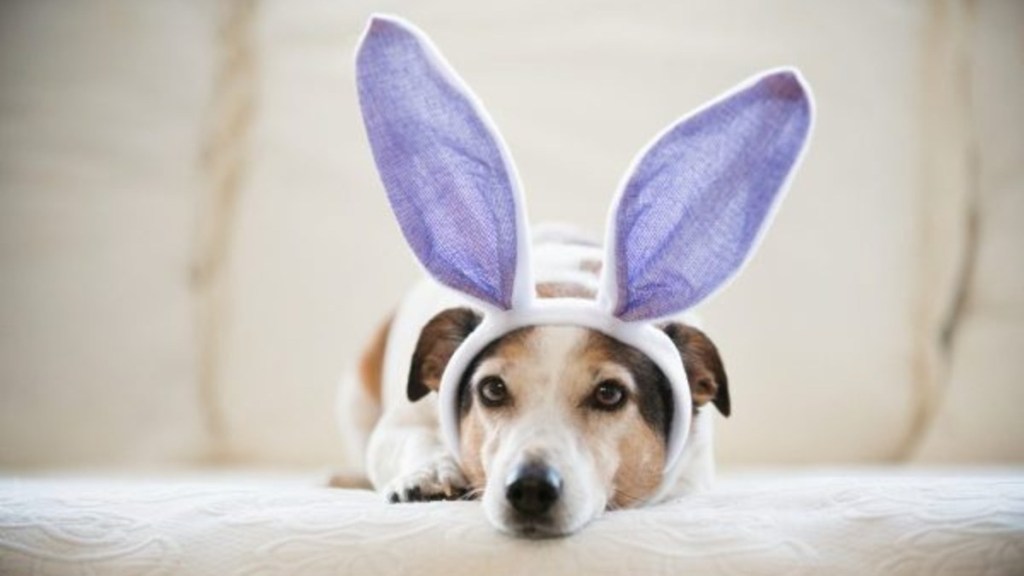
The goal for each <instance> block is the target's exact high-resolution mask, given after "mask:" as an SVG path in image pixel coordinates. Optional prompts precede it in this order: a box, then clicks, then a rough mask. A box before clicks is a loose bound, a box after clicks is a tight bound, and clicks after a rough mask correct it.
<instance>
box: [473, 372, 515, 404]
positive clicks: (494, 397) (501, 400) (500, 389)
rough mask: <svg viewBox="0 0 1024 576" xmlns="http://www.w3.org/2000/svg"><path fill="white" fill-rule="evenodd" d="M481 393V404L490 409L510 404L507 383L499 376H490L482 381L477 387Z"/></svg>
mask: <svg viewBox="0 0 1024 576" xmlns="http://www.w3.org/2000/svg"><path fill="white" fill-rule="evenodd" d="M477 388H478V390H479V393H480V402H482V403H483V405H484V406H487V407H489V408H496V407H498V406H502V405H504V404H506V403H507V402H508V387H507V386H505V382H504V381H503V380H502V379H501V378H498V377H497V376H488V377H486V378H484V379H483V380H481V381H480V385H479V386H478V387H477Z"/></svg>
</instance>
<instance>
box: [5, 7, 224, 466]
mask: <svg viewBox="0 0 1024 576" xmlns="http://www.w3.org/2000/svg"><path fill="white" fill-rule="evenodd" d="M213 13H214V11H212V10H210V8H209V7H207V6H206V5H204V4H202V3H192V4H139V3H136V2H131V1H125V2H106V3H103V4H63V3H39V2H5V3H3V5H2V6H0V466H37V465H47V464H49V465H52V464H60V465H75V464H92V465H94V464H101V463H102V464H112V463H119V464H126V463H135V464H138V463H166V462H168V461H186V460H188V461H191V460H194V459H196V458H197V457H199V456H200V455H201V454H202V452H203V451H204V450H205V446H204V444H203V443H204V441H205V439H204V437H203V429H202V426H201V419H200V410H199V405H198V402H197V393H196V348H195V345H194V327H193V325H192V321H193V315H194V310H193V304H192V301H191V298H190V293H189V278H188V269H189V258H190V252H191V249H192V245H191V244H192V235H193V234H194V222H193V220H194V217H195V201H196V188H195V184H196V182H195V178H196V174H195V171H194V170H195V166H196V160H197V157H198V154H197V143H198V142H199V141H200V135H199V133H198V130H199V128H200V122H199V119H200V114H201V112H202V111H203V106H204V103H205V101H206V98H207V92H208V90H209V85H208V82H209V77H210V68H209V67H210V65H211V54H210V51H209V48H210V41H211V39H212V37H213V23H214V22H215V20H214V18H213Z"/></svg>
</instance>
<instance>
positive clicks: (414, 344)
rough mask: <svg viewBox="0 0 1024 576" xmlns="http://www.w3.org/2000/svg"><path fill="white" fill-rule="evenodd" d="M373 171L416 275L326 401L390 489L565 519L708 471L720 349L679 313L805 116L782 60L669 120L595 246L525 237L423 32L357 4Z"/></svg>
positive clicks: (524, 522)
mask: <svg viewBox="0 0 1024 576" xmlns="http://www.w3.org/2000/svg"><path fill="white" fill-rule="evenodd" d="M356 70H357V80H358V87H359V101H360V106H361V109H362V113H363V119H364V122H365V124H366V130H367V134H368V136H369V141H370V145H371V148H372V150H373V154H374V159H375V161H376V164H377V168H378V171H379V172H380V175H381V179H382V181H383V183H384V187H385V189H386V191H387V194H388V198H389V200H390V202H391V206H392V208H393V210H394V212H395V216H396V218H397V219H398V222H399V224H400V226H401V228H402V231H403V233H404V235H405V238H406V240H407V241H408V243H409V245H410V247H411V248H412V250H413V252H414V253H415V254H416V256H417V258H418V259H419V261H420V262H421V263H422V264H423V266H424V268H425V269H426V271H427V272H428V274H429V276H430V278H428V279H425V280H424V281H423V282H422V283H421V284H420V285H418V286H417V287H416V288H415V289H413V290H412V291H411V292H410V293H409V295H408V296H407V297H406V299H405V300H404V302H403V303H402V304H401V306H400V307H399V309H398V310H397V312H396V313H395V315H394V316H393V317H392V318H391V319H390V320H389V321H388V322H387V323H385V325H384V326H383V327H382V328H381V329H380V330H379V332H378V334H377V335H376V337H375V338H374V339H373V341H372V342H371V343H370V344H369V346H368V347H367V352H366V353H365V355H364V358H363V363H362V370H361V374H360V376H361V378H360V380H361V381H360V382H349V383H343V385H342V389H341V393H340V394H339V418H340V421H341V425H342V427H343V432H344V435H345V438H346V439H347V440H348V441H349V442H350V443H352V444H354V446H353V449H354V451H355V453H359V454H364V455H365V463H366V472H367V475H368V477H369V480H370V482H371V483H372V485H373V486H374V487H375V488H376V489H377V490H379V491H381V492H382V493H383V494H384V496H385V497H386V498H387V499H388V500H389V501H391V502H396V503H400V502H416V501H425V500H438V499H460V498H479V499H481V500H482V502H483V509H484V512H485V514H486V516H487V518H488V519H489V520H490V521H491V523H492V524H494V526H496V527H497V528H499V529H501V530H503V531H506V532H509V533H512V534H516V535H521V536H531V537H539V536H557V535H564V534H569V533H572V532H574V531H576V530H578V529H580V528H581V527H583V526H584V525H585V524H586V523H587V522H589V521H590V520H592V519H594V518H595V517H597V516H599V515H600V514H601V513H603V512H604V511H605V510H609V509H615V508H623V507H633V506H642V505H646V504H651V503H656V502H659V501H663V500H666V499H669V498H674V497H678V496H681V495H684V494H687V493H689V492H691V491H694V490H697V489H700V488H703V487H705V486H707V485H708V484H709V483H710V482H711V480H712V476H713V472H714V463H713V454H712V445H711V441H712V438H711V418H712V415H711V412H710V411H709V409H710V406H714V407H715V408H717V409H718V411H719V412H721V413H722V414H723V415H726V416H728V415H729V411H730V401H729V388H728V381H727V378H726V373H725V369H724V367H723V364H722V360H721V358H720V356H719V353H718V350H717V349H716V348H715V345H714V344H713V343H712V342H711V340H710V339H708V337H707V336H706V335H705V334H704V333H703V332H701V331H700V330H699V329H697V328H696V327H695V326H694V322H693V321H692V317H691V316H688V315H687V311H688V310H690V309H692V308H693V307H694V306H696V305H697V304H699V303H700V302H702V301H704V300H705V299H706V298H708V297H709V296H710V295H711V294H712V293H714V292H715V291H717V290H718V289H719V288H721V287H722V286H723V285H724V284H725V283H727V282H728V281H729V280H730V279H731V278H732V277H734V276H735V274H736V273H737V272H738V271H739V270H740V268H741V267H742V266H743V265H744V263H745V262H746V261H747V260H748V258H749V257H750V255H751V254H752V252H753V250H754V248H755V247H756V245H757V243H758V242H759V240H760V238H761V236H762V235H763V233H764V230H765V229H766V228H767V224H768V222H769V221H770V219H771V217H772V215H773V214H774V212H775V210H776V208H777V206H778V204H779V201H780V200H781V198H782V195H783V192H784V189H785V187H786V184H787V183H788V180H789V178H790V174H791V172H792V170H793V168H794V167H795V165H796V164H797V163H798V160H799V158H800V156H801V154H802V152H803V149H804V147H805V142H806V140H807V136H808V133H809V131H810V126H811V116H812V113H811V100H810V95H809V93H808V90H807V88H806V86H805V85H804V83H803V81H802V79H801V77H800V75H799V73H797V72H796V71H794V70H791V69H780V70H775V71H771V72H768V73H766V74H763V75H761V76H759V77H757V78H754V79H752V80H750V81H748V82H746V83H745V84H742V85H741V86H739V87H738V88H736V89H735V90H733V91H732V92H730V93H728V94H727V95H725V96H723V97H722V98H720V99H719V100H717V101H715V102H713V103H711V104H709V105H707V106H705V107H704V108H702V109H701V110H699V111H697V112H696V113H693V114H691V115H690V116H688V117H685V118H683V119H682V120H680V121H678V122H676V123H675V124H673V125H671V126H670V127H669V128H668V129H667V130H665V131H664V132H662V133H661V134H660V135H659V136H658V137H657V138H655V140H654V141H653V142H652V143H651V144H650V145H649V146H648V147H647V148H646V149H645V150H644V151H643V152H642V153H641V154H640V156H639V157H638V159H637V160H636V161H635V162H634V165H633V167H632V168H631V169H630V171H629V172H628V173H627V176H626V178H625V179H624V180H623V184H622V186H621V188H620V190H619V193H618V195H617V196H616V199H615V201H614V202H613V204H612V209H611V212H610V216H609V219H608V230H607V233H606V239H605V243H604V246H603V247H602V246H601V245H600V244H597V243H593V242H590V241H588V240H587V239H585V238H584V237H583V236H581V235H580V234H578V233H576V232H573V231H571V230H569V229H567V228H559V227H544V228H542V229H538V230H537V232H535V233H534V234H532V235H531V233H530V232H529V229H528V228H529V227H528V223H527V219H526V209H525V205H524V203H523V198H522V195H521V192H520V188H519V180H518V176H517V174H516V171H515V168H514V166H513V164H512V161H511V157H510V156H509V154H508V152H507V151H506V149H505V147H504V144H503V142H502V140H501V137H500V136H499V135H498V133H497V131H496V130H495V129H494V128H493V126H492V124H491V121H490V119H489V118H488V116H487V115H486V112H485V111H484V110H483V108H482V107H481V105H480V104H479V102H478V101H477V100H476V98H475V97H474V96H473V95H472V93H471V92H470V91H469V89H468V88H467V87H466V86H465V85H464V84H463V83H462V81H461V80H460V79H459V78H458V76H457V75H456V74H455V72H454V71H453V70H452V69H451V68H450V67H449V66H448V65H447V64H446V62H445V61H444V60H443V58H442V57H441V55H440V54H439V53H438V52H437V50H436V49H435V48H434V47H433V45H432V44H431V43H430V41H429V40H428V39H427V38H426V37H425V36H424V35H423V34H422V33H421V32H420V31H418V30H416V29H415V28H413V27H412V26H411V25H409V24H408V23H405V22H403V21H401V20H398V19H395V18H391V17H382V16H375V17H373V18H372V19H371V21H370V23H369V26H368V27H367V30H366V32H365V34H364V35H363V37H362V40H361V42H360V46H359V49H358V53H357V58H356Z"/></svg>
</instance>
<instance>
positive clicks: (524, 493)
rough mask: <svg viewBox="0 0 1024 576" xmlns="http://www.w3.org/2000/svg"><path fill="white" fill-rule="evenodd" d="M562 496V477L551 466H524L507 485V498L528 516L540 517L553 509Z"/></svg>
mask: <svg viewBox="0 0 1024 576" xmlns="http://www.w3.org/2000/svg"><path fill="white" fill-rule="evenodd" d="M561 495H562V477H561V476H559V474H558V472H556V471H555V469H554V468H551V467H550V466H546V465H544V464H539V463H529V464H524V465H523V466H520V467H519V468H517V469H516V471H515V472H513V473H512V475H511V476H510V477H509V479H508V482H506V484H505V498H507V499H508V502H509V504H511V505H512V507H513V508H515V509H516V511H518V512H519V513H521V514H524V515H526V516H540V515H542V514H544V513H546V512H547V511H548V510H550V509H551V507H552V506H554V505H555V503H556V502H558V498H559V496H561Z"/></svg>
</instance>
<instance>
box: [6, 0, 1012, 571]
mask: <svg viewBox="0 0 1024 576" xmlns="http://www.w3.org/2000/svg"><path fill="white" fill-rule="evenodd" d="M377 9H386V10H389V11H393V12H397V13H400V14H402V15H403V16H405V17H407V18H409V19H410V20H412V21H414V22H416V23H418V24H419V25H420V26H421V27H423V28H424V29H426V30H427V31H428V32H429V33H430V34H431V35H432V37H433V38H434V39H435V41H436V42H437V43H438V44H439V45H440V47H441V48H442V50H443V51H444V52H445V53H446V55H447V56H448V57H449V58H450V59H451V61H452V62H453V64H454V65H455V66H456V67H457V68H458V69H459V70H460V71H461V72H462V74H463V76H464V77H465V78H466V79H467V81H468V82H469V83H470V84H471V85H472V86H473V87H474V89H475V90H476V91H477V92H478V94H479V95H480V96H481V98H482V99H483V100H484V101H485V103H486V104H487V106H488V108H489V110H490V111H491V113H492V114H493V116H494V118H495V120H496V122H497V123H498V125H499V126H501V128H502V130H503V132H504V134H505V135H506V137H507V140H508V143H509V147H510V148H511V150H512V153H513V154H514V156H515V157H516V159H517V162H518V164H519V167H520V171H521V172H522V174H523V177H524V180H525V185H526V188H527V191H528V192H527V193H528V196H529V199H530V212H531V219H532V220H534V221H542V220H550V219H571V220H574V221H576V222H577V223H579V224H581V225H583V226H585V227H587V228H589V229H591V230H593V231H599V230H600V229H601V224H602V223H603V211H604V208H605V207H606V206H607V202H608V200H609V198H610V197H611V194H612V193H613V191H614V190H613V189H614V186H615V184H616V183H617V181H618V178H619V176H620V175H621V173H622V171H624V170H625V168H626V166H627V165H628V163H629V161H630V159H631V156H632V154H633V153H634V152H635V151H636V150H637V149H638V148H639V147H640V146H641V145H642V144H643V143H644V142H646V140H647V139H648V138H649V137H650V136H651V135H653V134H654V133H655V132H656V131H657V130H658V129H659V128H660V127H662V126H663V125H664V124H666V123H667V122H668V121H670V120H672V119H674V118H676V117H678V116H679V115H681V114H683V113H685V112H687V111H689V110H690V109H692V108H693V107H695V106H697V105H699V104H700V103H702V102H703V101H705V100H707V99H709V98H711V97H713V96H715V95H716V94H717V93H719V92H721V91H722V90H724V89H727V88H729V87H730V86H732V85H733V84H735V83H736V82H738V81H740V80H742V79H743V78H745V77H747V76H749V75H751V74H752V73H754V72H756V71H757V70H759V69H762V68H767V67H770V66H775V65H779V64H794V65H797V66H799V67H800V68H801V69H802V70H803V71H804V73H805V75H806V76H807V78H808V79H809V81H810V82H811V84H812V85H813V87H814V89H815V93H816V96H817V101H818V114H819V118H818V125H817V128H816V133H815V137H814V141H813V143H812V148H811V151H810V153H809V155H808V157H807V158H806V161H805V162H804V165H803V167H802V169H801V171H800V173H799V174H798V176H797V178H796V180H795V185H794V187H793V189H792V190H791V191H790V195H789V197H788V199H787V201H786V204H785V205H784V206H783V209H782V211H781V213H780V215H779V217H778V218H777V220H776V223H775V226H774V227H773V229H772V231H771V232H770V234H769V236H768V238H767V241H766V242H765V244H764V246H763V248H762V250H761V251H760V253H759V254H758V256H757V258H755V260H754V262H753V263H752V266H750V268H749V269H748V270H747V272H746V273H745V274H744V275H743V276H742V277H741V278H740V279H739V280H738V281H737V282H735V283H734V284H733V285H732V286H731V287H730V288H729V289H728V290H727V291H726V292H725V293H723V294H722V295H721V296H720V297H718V298H716V299H715V300H714V301H713V302H711V303H710V304H709V305H708V306H706V307H705V308H704V309H703V310H702V314H703V316H704V318H705V320H706V324H707V326H708V329H709V332H710V334H711V336H712V337H713V338H714V339H715V341H716V342H717V343H718V344H719V346H720V348H721V349H722V351H723V354H724V356H725V361H726V366H727V368H728V369H729V372H730V377H731V378H730V380H731V384H732V395H733V399H734V402H735V414H734V416H733V417H732V418H730V419H729V420H726V421H720V422H718V425H717V433H718V439H717V441H718V451H719V454H720V460H721V462H722V464H723V469H724V471H725V474H724V479H723V483H722V486H721V487H720V488H719V489H717V490H716V491H714V492H712V493H709V494H706V495H702V496H699V497H697V498H694V499H692V500H689V501H682V502H679V503H676V504H672V505H670V506H667V507H664V508H659V509H652V510H646V511H633V512H622V513H615V514H610V515H608V516H607V517H606V518H605V519H603V520H601V521H600V522H599V523H597V524H595V525H594V526H593V527H592V528H591V529H588V530H587V531H585V532H584V533H582V534H581V535H579V536H578V537H573V538H570V539H568V540H565V541H561V542H545V543H524V542H517V541H510V540H507V539H503V538H502V537H500V536H498V535H496V534H494V533H493V532H491V531H490V529H489V528H488V527H487V526H486V525H485V524H484V523H483V521H482V519H481V517H480V515H479V513H478V510H477V509H476V508H475V505H473V504H431V505H424V506H418V507H409V508H403V507H387V506H383V505H381V504H379V503H377V501H376V500H374V499H372V498H371V497H370V496H368V495H366V494H362V493H348V492H332V491H327V490H326V489H323V488H321V487H318V486H317V483H318V482H319V480H320V479H321V478H322V477H323V476H324V475H325V473H321V472H320V471H322V470H326V469H327V468H329V467H336V466H344V465H349V466H354V465H357V463H353V462H350V461H348V460H349V459H348V458H346V455H345V453H344V448H343V446H344V442H343V439H341V438H340V437H339V435H338V434H337V432H336V427H335V423H334V421H333V410H332V409H331V406H332V404H333V402H334V386H335V382H336V380H337V376H338V374H339V373H340V372H341V370H342V369H343V368H344V367H345V366H346V365H347V364H348V363H349V362H350V361H351V359H352V358H353V357H354V356H355V354H356V352H357V350H358V347H359V345H360V343H361V342H362V341H363V340H364V339H365V338H366V337H367V335H368V334H369V333H370V332H371V331H372V329H373V327H374V325H375V323H376V322H377V321H378V320H379V319H380V318H382V317H383V316H384V315H385V314H386V313H387V312H388V310H389V309H390V308H391V307H392V306H394V304H395V302H396V301H397V300H398V298H400V296H401V294H402V291H403V290H404V289H405V287H407V286H408V285H409V283H411V282H412V280H413V279H414V278H415V277H416V274H417V270H416V267H415V264H414V262H413V259H412V257H411V256H410V255H409V254H408V253H407V249H406V248H405V246H404V244H403V242H402V240H401V237H400V234H399V232H398V229H397V227H396V226H395V225H394V223H393V222H392V220H391V215H390V213H389V210H388V208H387V206H386V203H385V199H384V195H383V191H382V190H381V187H380V184H379V182H378V181H377V179H376V175H375V173H374V171H373V165H372V160H371V158H370V156H369V153H368V149H367V147H366V144H365V141H364V135H363V132H362V127H361V125H360V121H359V117H358V110H357V106H356V103H355V90H354V85H353V75H352V58H351V50H352V48H353V46H354V43H355V40H356V38H357V36H358V34H359V32H360V31H361V28H362V25H363V23H364V22H365V19H366V17H367V15H368V14H369V13H370V12H371V11H373V10H377ZM1022 27H1024V6H1022V5H1021V4H1020V3H1017V2H1012V1H998V0H985V1H981V2H967V1H965V0H962V1H953V0H948V1H940V2H934V3H919V4H917V3H893V2H888V1H883V0H877V1H875V0H873V1H868V2H858V3H842V4H840V3H821V2H814V1H813V0H792V1H786V2H780V3H772V4H770V5H768V4H764V3H759V2H753V1H746V0H732V1H729V2H718V3H714V4H708V3H698V2H661V3H654V4H644V5H637V4H635V3H627V4H623V5H609V6H601V7H596V6H592V5H591V4H590V3H586V2H583V0H573V1H570V2H563V3H558V4H554V5H553V4H551V3H548V2H540V1H539V0H528V1H524V2H517V3H516V4H515V5H514V6H503V7H502V8H501V9H497V8H496V7H495V6H491V5H484V4H481V3H472V2H468V1H465V0H462V1H453V2H443V3H414V2H397V3H389V4H387V5H386V6H378V5H377V4H375V3H372V2H346V3H337V2H330V1H327V0H323V1H312V2H302V3H297V2H286V1H281V0H265V1H264V2H260V3H258V4H256V3H253V2H248V1H243V0H237V1H228V2H222V3H208V2H199V1H192V2H180V3H175V4H171V3H144V4H143V3H136V2H130V1H126V0H118V1H111V2H104V3H92V4H85V3H82V4H74V5H68V4H66V3H59V2H53V1H51V2H29V1H14V2H6V3H3V4H2V5H0V472H2V474H3V476H5V477H6V478H7V479H6V480H3V481H2V482H0V572H3V573H6V572H9V571H10V572H39V573H117V572H119V571H120V572H125V573H134V572H145V571H147V570H149V571H152V572H161V571H163V572H188V573H211V574H213V573H227V572H229V571H231V570H228V568H229V567H230V568H233V569H235V570H234V571H236V572H240V573H250V572H263V573H266V572H294V573H300V572H305V573H326V572H329V571H333V570H335V569H337V570H342V569H345V568H346V567H347V568H349V569H351V571H360V572H380V571H385V569H389V568H390V569H394V570H396V571H401V568H403V567H424V571H425V572H427V571H429V570H430V569H436V571H438V572H442V571H443V572H446V573H450V572H451V571H453V570H454V569H456V568H464V569H465V570H466V571H467V573H476V572H477V571H479V569H481V568H483V569H486V570H487V571H496V572H498V571H506V572H512V573H515V572H522V573H526V572H531V573H532V572H533V571H534V570H535V569H536V568H539V567H548V568H549V569H550V570H551V571H555V572H559V571H568V570H569V569H570V568H574V567H580V568H585V567H593V568H595V571H601V570H600V569H604V570H607V571H621V570H626V569H630V570H633V569H635V571H637V572H658V571H661V572H677V571H680V570H681V569H682V568H684V567H692V568H695V569H700V572H703V573H714V572H716V571H717V572H723V573H728V572H730V571H731V572H745V573H756V572H764V573H777V572H780V571H785V572H799V571H817V570H819V569H824V568H826V567H831V568H834V569H836V570H837V571H840V572H843V571H845V572H846V573H864V572H876V573H908V574H913V573H932V572H934V573H942V572H943V571H945V572H947V573H976V572H983V571H986V570H987V571H988V573H1013V572H1017V573H1019V572H1020V571H1021V566H1024V551H1022V549H1021V546H1020V544H1019V543H1020V542H1021V541H1022V540H1024V504H1022V500H1021V498H1022V492H1024V471H1022V469H1021V468H1019V466H1020V464H1021V463H1022V462H1024V418H1020V416H1019V406H1021V405H1024V382H1022V380H1024V355H1022V354H1021V351H1022V350H1024V258H1021V257H1020V255H1019V252H1020V247H1021V246H1024V228H1022V227H1021V226H1020V222H1021V221H1022V220H1024V168H1022V164H1021V162H1020V160H1021V159H1022V158H1024V132H1022V131H1021V130H1020V126H1024V74H1022V72H1024V65H1022V61H1021V53H1020V50H1019V40H1020V38H1019V31H1020V30H1021V29H1022ZM789 465H793V466H801V467H800V468H797V467H794V468H780V466H789ZM808 465H811V466H819V467H820V466H829V467H830V468H828V470H830V471H822V470H821V469H819V468H813V469H807V468H804V467H806V466H808ZM993 465H996V466H999V467H998V468H982V469H979V468H978V467H979V466H993ZM762 466H769V467H770V468H764V469H762V468H759V467H762ZM936 466H939V467H941V471H936V470H934V467H936ZM1015 466H1018V467H1015ZM224 467H229V468H239V467H244V468H245V469H246V470H260V469H270V468H273V469H280V468H289V469H292V470H300V471H309V470H315V471H316V472H293V474H296V475H294V476H287V477H285V478H276V477H274V476H268V475H267V474H266V473H265V472H263V473H257V472H249V473H245V474H232V475H230V476H228V477H224V476H221V475H219V474H218V473H216V472H215V471H216V470H218V469H223V468H224ZM83 469H85V470H87V472H83ZM759 469H761V470H771V471H772V472H771V473H770V474H769V473H767V472H764V471H762V472H757V470H759ZM168 470H175V471H176V472H174V473H171V472H167V471H168ZM182 470H185V471H187V472H182ZM751 470H753V472H752V471H751ZM837 470H839V471H842V478H841V479H838V480H837V479H836V476H837V472H836V471H837ZM731 471H732V472H731ZM125 474H128V475H129V476H128V477H127V478H126V477H125V476H124V475H125ZM140 474H141V475H142V478H140V476H139V475H140ZM181 474H185V476H186V477H185V479H182V477H181V476H180V475H181ZM211 474H213V476H210V475H211ZM369 536H373V538H369ZM647 536H649V538H648V537H647ZM441 543H444V544H445V547H444V549H443V553H442V552H441V549H440V548H439V547H438V545H439V544H441ZM493 547H498V548H499V552H496V555H495V556H494V557H493V558H492V557H491V556H489V555H488V554H487V553H485V552H484V550H489V549H491V548H493ZM940 548H941V549H942V550H944V553H943V555H942V556H933V555H932V552H933V551H935V550H938V549H940ZM737 550H739V551H738V552H737ZM522 551H529V554H524V553H520V552H522ZM357 552H358V553H357ZM307 556H308V558H307V559H305V560H304V558H306V557H307ZM509 557H512V558H514V559H515V562H514V563H512V564H507V565H506V563H505V562H506V560H507V559H508V558H509ZM69 558H70V560H68V559H69ZM150 568H152V570H150ZM357 568H358V569H359V570H356V569H357Z"/></svg>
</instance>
